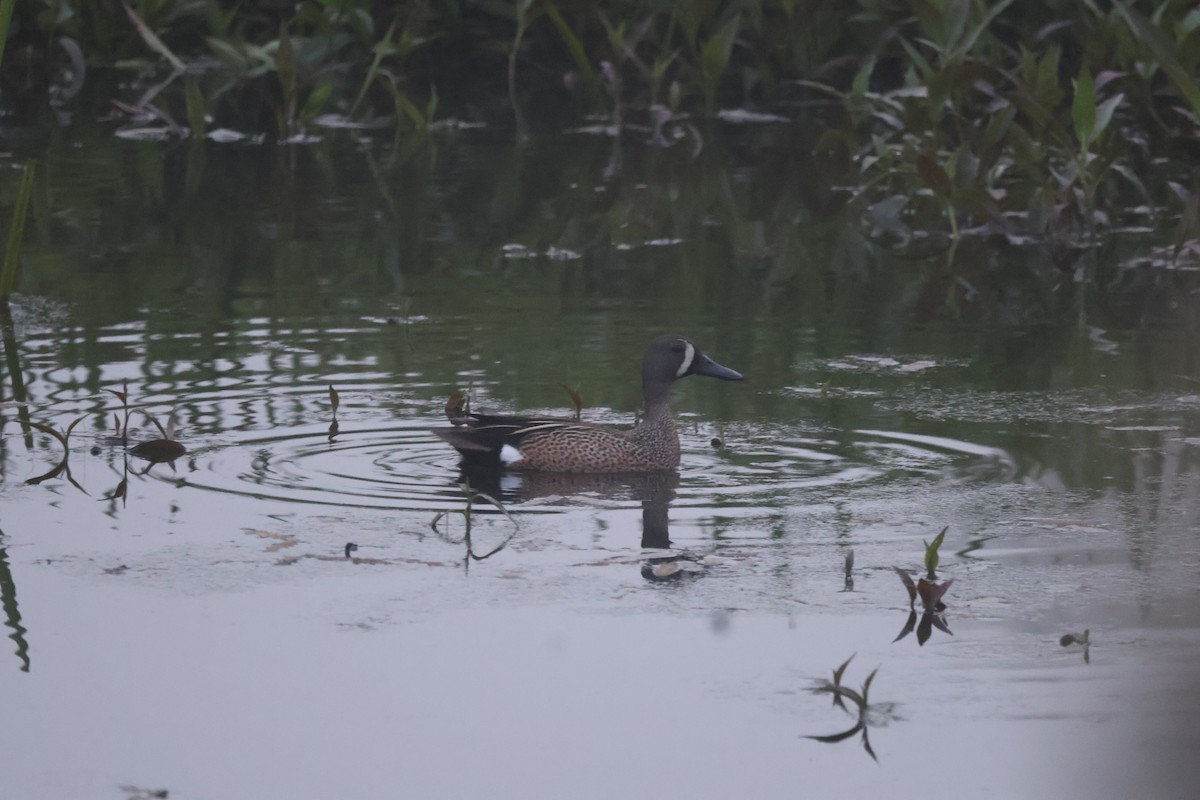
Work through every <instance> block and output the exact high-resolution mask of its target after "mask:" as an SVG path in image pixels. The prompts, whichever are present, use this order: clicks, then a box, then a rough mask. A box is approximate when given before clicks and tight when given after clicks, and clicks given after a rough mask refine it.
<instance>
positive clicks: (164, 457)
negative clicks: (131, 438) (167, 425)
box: [129, 439, 187, 464]
mask: <svg viewBox="0 0 1200 800" xmlns="http://www.w3.org/2000/svg"><path fill="white" fill-rule="evenodd" d="M186 452H187V448H186V447H184V446H183V445H181V444H180V443H179V442H176V441H174V440H171V439H151V440H149V441H146V442H141V443H140V444H136V445H134V446H133V447H131V448H129V453H130V455H134V456H137V457H138V458H144V459H146V460H147V461H150V462H152V463H155V464H160V463H164V462H167V461H174V460H175V459H177V458H179V457H180V456H182V455H183V454H185V453H186Z"/></svg>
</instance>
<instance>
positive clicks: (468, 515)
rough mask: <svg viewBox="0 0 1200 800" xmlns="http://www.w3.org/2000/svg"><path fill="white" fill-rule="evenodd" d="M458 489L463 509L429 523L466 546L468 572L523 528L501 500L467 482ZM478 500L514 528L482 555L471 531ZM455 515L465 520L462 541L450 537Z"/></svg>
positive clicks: (444, 513) (443, 513)
mask: <svg viewBox="0 0 1200 800" xmlns="http://www.w3.org/2000/svg"><path fill="white" fill-rule="evenodd" d="M458 488H459V490H460V491H461V492H462V494H463V498H464V501H465V505H464V507H463V509H462V510H461V511H439V512H438V513H437V515H435V516H434V518H433V520H432V521H431V522H430V523H429V527H430V528H432V529H433V531H434V533H436V534H437V535H438V536H439V537H441V539H442V540H443V541H445V542H449V543H451V544H462V545H465V547H466V554H465V555H464V556H463V569H464V570H466V569H469V568H470V566H471V562H472V561H484V560H486V559H489V558H491V557H492V556H494V555H496V554H497V553H499V552H500V551H501V550H503V549H504V548H505V547H507V546H508V543H509V542H511V541H512V539H513V537H514V536H516V535H517V531H518V529H519V528H520V527H521V526H520V525H519V524H518V523H517V520H516V519H515V518H514V517H513V516H512V515H511V514H509V513H508V510H507V509H506V508H505V507H504V506H503V504H501V503H500V501H499V500H497V499H495V498H494V497H492V496H491V495H488V494H484V493H483V492H480V491H476V490H475V489H473V488H471V486H470V484H468V483H466V482H462V483H459V484H458ZM478 500H482V501H483V502H485V503H487V504H488V505H490V506H492V507H493V508H495V509H496V510H497V511H499V512H500V513H501V514H503V515H504V518H505V519H507V520H508V521H509V522H511V523H512V526H513V529H512V531H511V532H509V534H508V536H506V537H504V539H503V540H502V541H501V542H500V543H499V544H497V545H496V546H495V547H493V548H492V549H490V550H487V551H485V552H481V553H477V552H476V551H475V543H474V541H473V539H472V531H471V526H472V520H473V519H474V516H475V502H476V501H478ZM454 514H460V515H462V518H463V534H462V538H460V539H455V538H454V537H452V536H451V535H450V523H449V518H450V516H452V515H454ZM442 520H446V524H445V525H444V526H443V527H438V523H440V522H441V521H442ZM346 556H347V558H348V557H349V556H350V549H349V545H347V550H346Z"/></svg>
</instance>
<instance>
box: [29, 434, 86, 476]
mask: <svg viewBox="0 0 1200 800" xmlns="http://www.w3.org/2000/svg"><path fill="white" fill-rule="evenodd" d="M84 419H85V418H84V417H77V418H76V419H75V420H73V421H72V422H71V424H70V425H68V426H67V429H66V430H65V431H59V430H56V429H55V428H53V427H51V426H49V425H46V424H45V423H41V422H30V423H29V424H30V425H31V426H33V427H34V428H36V429H38V430H39V431H41V432H42V433H48V434H50V435H51V436H53V437H54V438H55V439H57V440H58V443H59V444H61V445H62V449H63V453H62V458H61V459H60V460H59V461H58V463H57V464H55V465H54V466H53V467H51V468H50V470H49V471H48V472H45V473H43V474H41V475H37V476H35V477H33V478H29V479H27V480H26V481H25V483H26V485H28V486H36V485H38V484H40V483H44V482H45V481H48V480H50V479H52V478H57V477H59V476H60V475H62V476H64V477H66V479H67V481H68V482H69V483H70V484H71V485H72V486H74V487H75V488H76V489H78V490H79V491H81V492H83V493H84V494H87V490H86V489H84V488H83V487H82V486H80V485H79V483H78V482H77V481H76V480H75V478H73V477H72V476H71V464H70V459H71V443H70V439H71V431H73V430H75V426H76V425H78V424H79V423H80V422H82V421H83V420H84Z"/></svg>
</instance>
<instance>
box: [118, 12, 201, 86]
mask: <svg viewBox="0 0 1200 800" xmlns="http://www.w3.org/2000/svg"><path fill="white" fill-rule="evenodd" d="M121 5H123V6H124V7H125V13H126V15H128V17H129V21H130V22H132V23H133V27H134V28H135V29H136V30H137V32H138V35H139V36H141V37H142V41H144V42H145V43H146V44H147V45H148V46H149V47H150V49H151V50H153V51H154V52H156V53H158V54H159V55H160V56H162V57H163V58H165V59H166V60H167V62H168V63H169V64H170V65H171V67H172V68H173V69H174V70H175V71H176V72H183V71H184V70H185V69H186V67H185V66H184V64H183V62H182V61H180V60H179V56H177V55H175V54H174V53H172V52H171V48H169V47H167V46H166V45H165V44H163V41H162V39H159V38H158V35H157V34H155V33H154V31H152V30H150V28H149V27H148V26H147V25H146V23H144V22H142V18H141V17H139V16H138V15H137V14H136V13H135V12H134V10H133V9H132V8H130V7H129V4H128V3H121Z"/></svg>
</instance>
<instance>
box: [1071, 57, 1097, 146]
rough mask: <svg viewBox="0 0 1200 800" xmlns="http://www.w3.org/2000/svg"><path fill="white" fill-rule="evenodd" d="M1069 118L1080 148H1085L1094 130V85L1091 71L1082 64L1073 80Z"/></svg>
mask: <svg viewBox="0 0 1200 800" xmlns="http://www.w3.org/2000/svg"><path fill="white" fill-rule="evenodd" d="M1071 120H1072V121H1073V122H1074V123H1075V138H1077V139H1078V140H1079V147H1080V149H1081V150H1087V149H1088V148H1089V147H1090V146H1091V144H1092V139H1093V138H1094V137H1095V132H1096V85H1095V83H1093V82H1092V71H1091V70H1090V69H1088V66H1087V64H1084V65H1083V67H1082V68H1080V70H1079V77H1078V78H1077V79H1076V81H1075V99H1074V100H1073V101H1072V102H1071Z"/></svg>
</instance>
